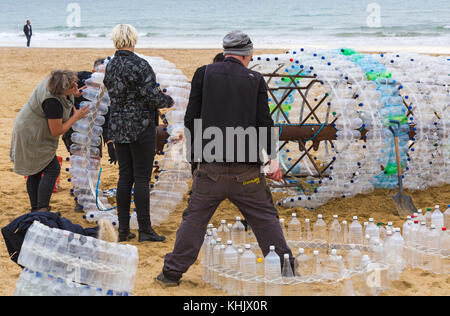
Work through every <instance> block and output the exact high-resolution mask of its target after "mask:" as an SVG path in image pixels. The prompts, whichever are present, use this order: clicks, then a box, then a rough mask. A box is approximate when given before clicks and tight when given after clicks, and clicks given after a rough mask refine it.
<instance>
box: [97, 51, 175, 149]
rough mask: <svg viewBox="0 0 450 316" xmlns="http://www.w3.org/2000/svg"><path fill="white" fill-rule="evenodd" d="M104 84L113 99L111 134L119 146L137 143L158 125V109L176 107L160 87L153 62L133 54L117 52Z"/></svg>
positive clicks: (111, 137) (110, 122)
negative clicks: (143, 134) (149, 127)
mask: <svg viewBox="0 0 450 316" xmlns="http://www.w3.org/2000/svg"><path fill="white" fill-rule="evenodd" d="M104 84H105V86H106V88H107V89H108V94H109V97H110V99H111V107H110V117H109V131H108V135H109V138H110V139H111V140H112V141H113V142H115V143H119V144H128V143H133V142H135V141H136V140H137V139H138V136H139V135H140V134H141V133H142V132H143V131H144V130H145V129H146V128H147V127H148V126H149V125H150V124H153V125H155V122H154V121H155V117H156V111H157V109H160V108H168V107H171V106H172V105H173V100H172V98H171V97H170V96H168V95H166V94H164V93H162V92H161V90H160V88H159V87H158V84H157V83H156V76H155V73H154V71H153V69H152V67H151V66H150V65H149V63H148V62H147V61H146V60H144V59H142V58H140V57H138V56H137V55H136V54H134V53H133V52H131V51H127V50H118V51H116V53H115V55H114V58H113V59H111V61H110V62H109V63H108V65H107V66H106V73H105V79H104Z"/></svg>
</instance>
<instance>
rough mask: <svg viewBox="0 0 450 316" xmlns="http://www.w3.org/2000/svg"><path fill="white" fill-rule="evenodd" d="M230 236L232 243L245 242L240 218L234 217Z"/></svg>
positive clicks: (243, 227) (243, 228)
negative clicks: (234, 220) (234, 221)
mask: <svg viewBox="0 0 450 316" xmlns="http://www.w3.org/2000/svg"><path fill="white" fill-rule="evenodd" d="M231 237H232V241H233V245H235V246H238V245H244V244H245V226H244V225H243V224H242V222H241V218H240V217H239V216H238V217H236V223H234V225H233V230H232V231H231Z"/></svg>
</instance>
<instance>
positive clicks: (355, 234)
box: [349, 216, 363, 245]
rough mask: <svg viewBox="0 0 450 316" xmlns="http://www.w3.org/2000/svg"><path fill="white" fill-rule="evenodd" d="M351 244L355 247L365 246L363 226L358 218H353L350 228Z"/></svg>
mask: <svg viewBox="0 0 450 316" xmlns="http://www.w3.org/2000/svg"><path fill="white" fill-rule="evenodd" d="M349 243H350V244H355V245H362V244H363V231H362V226H361V224H360V223H359V222H358V217H357V216H353V222H352V223H351V224H350V227H349Z"/></svg>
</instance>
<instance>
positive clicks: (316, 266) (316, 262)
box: [312, 250, 322, 275]
mask: <svg viewBox="0 0 450 316" xmlns="http://www.w3.org/2000/svg"><path fill="white" fill-rule="evenodd" d="M312 273H313V274H315V275H320V274H322V262H321V260H320V256H319V250H314V252H313V264H312Z"/></svg>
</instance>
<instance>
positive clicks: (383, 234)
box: [377, 222, 386, 241]
mask: <svg viewBox="0 0 450 316" xmlns="http://www.w3.org/2000/svg"><path fill="white" fill-rule="evenodd" d="M377 227H378V230H379V231H380V240H382V241H383V240H385V239H386V229H385V228H384V227H383V223H380V222H378V223H377Z"/></svg>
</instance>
